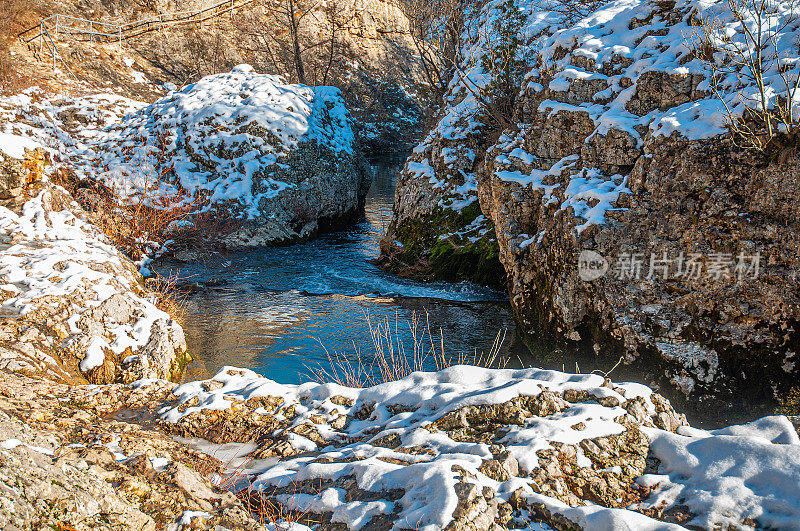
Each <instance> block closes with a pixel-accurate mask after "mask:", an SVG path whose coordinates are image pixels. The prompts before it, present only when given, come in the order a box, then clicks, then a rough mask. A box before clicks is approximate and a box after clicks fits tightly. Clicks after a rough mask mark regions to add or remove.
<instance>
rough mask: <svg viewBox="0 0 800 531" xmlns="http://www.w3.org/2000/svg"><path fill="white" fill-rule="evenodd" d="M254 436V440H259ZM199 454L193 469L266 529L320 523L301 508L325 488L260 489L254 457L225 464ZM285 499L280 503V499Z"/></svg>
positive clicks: (212, 455)
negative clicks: (226, 492)
mask: <svg viewBox="0 0 800 531" xmlns="http://www.w3.org/2000/svg"><path fill="white" fill-rule="evenodd" d="M259 438H260V434H259V435H254V440H256V439H259ZM215 453H216V452H215V451H212V452H211V453H210V454H206V453H200V452H199V453H198V455H197V456H196V458H195V460H194V461H193V462H192V463H191V465H192V468H194V469H195V470H197V472H199V473H200V474H201V475H203V476H204V477H205V478H206V479H208V480H209V481H210V482H211V483H212V484H213V485H214V486H216V487H218V488H220V489H224V490H229V491H231V492H233V493H234V494H235V495H236V497H237V498H238V499H239V500H240V501H241V502H242V503H243V505H244V506H245V507H246V508H247V509H248V511H249V512H250V514H251V515H252V516H253V517H254V518H255V519H256V520H257V521H258V523H260V524H262V525H266V524H273V525H275V526H276V528H277V529H289V528H290V527H291V524H292V523H294V522H297V523H303V524H305V525H314V524H317V523H319V522H317V521H314V520H313V519H311V517H310V512H309V511H308V510H303V509H301V508H300V503H299V500H298V497H299V495H302V494H305V495H311V496H317V495H319V494H320V493H321V492H322V485H321V483H320V484H319V485H317V484H314V483H312V482H305V483H304V484H303V485H300V484H299V483H297V482H296V481H294V482H292V483H291V484H290V485H289V486H288V488H287V487H283V488H278V487H272V488H267V489H262V488H256V487H255V483H256V479H257V475H256V474H253V473H251V472H250V471H249V470H250V466H251V465H252V461H253V458H252V457H250V456H251V455H252V454H253V452H251V454H249V455H246V456H243V457H230V458H227V459H225V460H224V461H223V460H221V459H219V458H218V456H217V455H215ZM279 496H280V498H281V499H282V501H281V502H279V501H278V497H279Z"/></svg>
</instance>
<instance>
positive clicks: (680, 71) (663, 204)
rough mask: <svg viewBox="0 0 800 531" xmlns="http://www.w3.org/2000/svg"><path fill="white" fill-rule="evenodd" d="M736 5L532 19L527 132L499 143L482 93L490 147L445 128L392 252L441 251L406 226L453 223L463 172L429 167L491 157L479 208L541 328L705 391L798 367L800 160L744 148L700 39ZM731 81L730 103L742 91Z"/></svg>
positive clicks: (535, 330)
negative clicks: (448, 219) (468, 153)
mask: <svg viewBox="0 0 800 531" xmlns="http://www.w3.org/2000/svg"><path fill="white" fill-rule="evenodd" d="M723 8H724V6H716V7H715V6H710V7H709V6H705V7H704V6H700V5H698V4H697V3H695V2H688V1H687V2H678V3H676V4H675V3H670V4H669V5H667V4H665V3H649V2H634V3H630V2H628V3H625V5H622V4H621V3H612V4H609V5H607V6H605V7H604V8H602V9H600V10H598V11H596V12H594V13H592V14H591V15H589V16H587V17H586V18H584V19H583V20H581V21H580V22H578V23H577V24H575V25H571V24H569V23H567V22H566V21H565V19H564V17H563V16H562V15H560V14H558V13H556V14H552V13H551V14H547V15H542V14H539V15H538V16H535V17H534V16H533V15H532V14H529V16H528V22H527V24H526V25H525V26H524V27H522V28H521V29H520V35H522V36H530V35H533V36H535V38H533V39H532V40H530V41H529V42H530V43H531V44H530V46H529V48H528V50H527V52H528V53H529V55H528V56H527V72H528V73H527V75H526V77H525V81H524V83H523V84H522V86H521V87H520V92H519V94H518V95H517V97H516V100H515V115H514V117H515V121H516V122H517V123H516V125H515V126H514V127H510V128H507V129H506V130H504V131H503V132H502V134H501V135H500V136H499V139H497V140H496V141H493V140H492V139H491V138H488V139H487V137H488V136H489V135H487V134H486V133H485V131H486V130H487V128H486V127H485V126H483V129H481V126H480V121H483V122H485V123H488V120H487V119H486V118H482V116H485V114H486V113H485V112H483V109H481V108H480V106H479V105H474V104H473V106H472V107H473V109H472V115H471V117H470V118H471V123H473V124H476V123H477V124H478V125H475V126H474V128H475V130H476V131H480V132H477V133H476V134H474V135H473V136H472V137H471V138H472V139H473V140H470V136H469V135H461V136H460V137H458V135H455V136H456V138H453V139H452V140H451V141H450V143H449V144H448V143H437V142H436V141H432V142H429V140H430V139H431V137H430V136H429V140H426V142H425V143H424V144H423V145H421V146H420V148H418V150H417V151H416V152H415V155H414V157H412V159H411V160H410V162H409V164H408V165H407V167H406V171H405V173H404V178H403V179H402V180H401V181H400V186H399V188H398V192H397V194H398V195H397V198H398V201H397V205H396V211H395V222H394V223H393V225H392V228H393V230H394V232H393V233H392V234H390V236H389V238H387V241H386V242H385V250H384V258H385V259H392V258H395V259H397V258H399V259H402V258H403V257H404V256H410V254H411V253H408V252H407V251H404V249H409V248H414V245H415V243H417V242H422V243H423V251H421V252H418V255H419V256H422V257H423V260H428V261H433V262H436V255H435V253H434V252H433V248H432V247H431V246H430V245H428V243H427V240H425V239H424V238H422V239H415V240H413V241H411V242H409V241H407V240H404V239H403V235H404V231H407V230H408V227H409V226H411V225H410V223H409V221H408V220H413V219H418V220H419V219H422V220H431V221H433V222H434V223H432V225H435V226H436V227H437V228H438V227H439V226H440V224H439V223H438V218H437V217H436V216H435V215H431V214H430V213H431V212H433V210H432V209H431V208H430V205H431V201H435V199H432V198H434V197H436V194H437V193H438V194H439V196H442V195H443V194H445V192H443V191H438V192H435V193H431V191H430V190H431V189H432V188H435V187H436V185H435V184H434V183H435V182H437V181H439V180H447V179H448V178H449V176H451V175H453V174H454V173H457V172H458V168H457V166H456V165H455V164H451V165H449V166H448V167H447V169H442V168H441V167H438V166H437V165H436V164H429V165H427V166H426V167H425V170H426V171H425V172H419V171H417V170H416V168H417V167H418V166H417V165H418V164H419V161H420V159H423V160H422V162H423V163H425V162H426V160H427V161H436V160H442V159H445V158H446V156H447V154H448V153H449V152H450V151H449V150H452V149H454V148H455V149H456V150H458V149H462V150H468V149H469V150H474V151H475V162H474V163H472V164H471V169H470V170H468V171H470V172H471V173H470V179H468V180H469V181H471V182H474V188H475V189H476V192H475V193H476V196H477V197H478V199H479V204H480V211H476V212H475V215H476V216H481V215H482V216H483V217H484V219H485V220H486V223H487V225H488V226H490V227H493V228H494V233H493V234H491V236H490V237H496V238H497V243H496V245H497V249H498V255H499V261H500V263H501V264H502V265H503V268H504V270H505V271H506V273H507V276H508V281H507V286H508V291H509V296H510V298H511V303H512V306H513V308H514V311H515V313H516V316H517V320H518V323H519V328H520V329H521V330H522V332H523V334H525V335H527V336H531V337H541V336H550V337H555V338H557V339H560V340H567V341H578V340H588V341H590V342H591V343H592V344H594V346H595V351H596V352H598V355H601V356H603V355H605V356H608V357H609V360H612V363H613V359H615V358H616V357H618V356H619V354H620V353H621V354H623V355H624V359H625V361H626V362H628V363H637V364H639V365H641V366H642V367H643V368H644V369H645V370H646V371H647V372H649V374H650V375H651V377H652V379H653V381H659V382H660V383H663V384H672V385H677V386H679V387H680V388H682V389H683V390H684V391H686V392H687V393H690V392H701V391H702V392H706V391H720V390H722V389H723V388H726V387H727V386H728V385H730V386H731V388H738V389H741V388H742V387H743V386H744V387H753V388H759V389H760V391H761V392H771V390H770V389H769V385H768V384H772V385H773V386H780V384H781V383H783V384H785V383H786V382H787V381H789V380H790V379H791V378H793V377H796V367H795V362H796V360H795V359H794V356H795V353H796V352H797V351H798V348H800V335H798V331H797V326H798V322H799V321H800V293H798V291H799V290H798V283H797V280H796V276H795V274H796V273H795V272H796V271H797V268H798V266H799V265H800V243H799V240H798V236H797V227H798V223H799V222H800V219H798V216H799V213H800V208H799V207H800V203H798V200H799V198H800V172H798V169H797V168H798V166H797V157H796V154H795V153H794V151H783V152H775V153H772V154H767V155H765V154H762V153H754V152H752V151H746V150H743V149H740V148H738V147H736V146H735V145H734V142H733V140H734V139H732V138H731V136H730V135H729V134H727V133H726V130H725V128H724V127H723V126H724V124H725V117H724V113H722V112H721V110H720V109H721V107H722V106H721V103H719V101H718V100H717V99H716V98H715V97H714V96H713V95H711V87H710V85H709V81H708V76H707V71H706V70H705V69H704V68H703V65H702V64H701V63H700V62H699V61H698V60H697V59H696V58H695V57H694V56H693V55H692V53H691V48H690V47H689V46H687V45H685V42H686V41H685V37H684V36H685V35H691V34H692V31H693V25H694V24H696V20H699V19H701V18H703V17H704V16H709V14H710V13H712V12H713V13H716V14H720V13H722V14H721V15H719V16H721V17H722V19H721V20H722V21H723V23H724V24H727V25H728V26H730V27H733V28H734V29H735V24H734V23H732V22H731V20H730V14H728V15H727V16H728V18H725V16H726V15H725V14H724V13H723V11H724V9H723ZM491 9H492V5H491V4H490V5H489V6H487V8H486V10H488V11H491ZM531 13H533V12H531ZM559 26H560V28H561V29H559ZM781 38H783V37H781ZM787 38H788V37H787ZM481 75H486V74H484V73H482V72H481ZM726 89H727V90H728V91H729V92H730V94H731V96H730V98H729V102H730V101H732V99H733V98H735V97H736V90H737V89H741V85H739V86H738V87H737V86H736V85H735V84H734V85H731V86H727V87H726ZM462 91H463V89H462ZM454 92H455V90H454ZM467 92H468V91H467ZM461 101H462V102H463V101H464V100H461ZM460 105H461V106H462V107H463V103H461V104H460ZM457 106H458V105H451V107H450V109H449V110H448V111H447V112H448V113H449V114H452V113H454V112H456V107H457ZM739 112H741V110H740V111H739ZM447 116H448V115H446V116H445V120H446V119H447ZM443 121H444V120H443ZM441 129H442V123H441V122H440V125H439V128H438V130H441ZM433 134H434V135H435V134H438V133H436V132H434V133H433ZM474 139H478V140H477V142H476V141H475V140H474ZM476 144H477V146H478V147H477V148H476V147H475V146H476ZM481 148H482V149H481ZM464 160H465V158H464V157H461V158H459V163H461V162H463V161H464ZM461 174H462V175H463V174H464V172H461ZM472 175H474V177H473V176H472ZM448 182H452V181H448ZM428 183H431V184H430V185H429V184H428ZM457 186H458V183H457V182H452V184H449V185H446V186H445V187H444V188H446V189H448V190H450V191H452V190H455V189H456V187H457ZM423 223H424V222H423ZM421 224H422V223H421ZM489 224H490V225H489ZM448 230H450V231H451V232H453V233H456V232H458V231H459V230H463V228H459V227H457V226H456V227H448ZM394 240H399V242H398V243H393V242H394ZM401 245H402V246H401ZM404 253H405V254H404ZM395 263H397V262H395ZM432 267H433V268H434V269H435V268H436V265H435V264H434V265H433V266H432ZM473 278H476V277H473ZM477 279H478V280H480V277H477ZM756 380H757V381H756Z"/></svg>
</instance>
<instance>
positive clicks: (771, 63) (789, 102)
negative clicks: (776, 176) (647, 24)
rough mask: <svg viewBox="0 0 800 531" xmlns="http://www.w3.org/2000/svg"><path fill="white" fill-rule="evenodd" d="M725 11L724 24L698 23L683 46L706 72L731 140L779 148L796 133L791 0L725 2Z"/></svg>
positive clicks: (799, 82)
mask: <svg viewBox="0 0 800 531" xmlns="http://www.w3.org/2000/svg"><path fill="white" fill-rule="evenodd" d="M727 7H728V9H729V11H730V14H731V15H732V20H731V21H730V22H728V23H725V22H724V21H723V20H721V19H720V18H719V17H710V18H707V19H705V20H703V21H702V24H701V26H700V28H699V30H698V31H696V32H695V33H694V34H692V35H691V36H690V37H689V38H687V44H688V46H689V47H690V49H691V50H692V52H693V54H694V56H695V57H697V58H698V59H700V60H701V61H703V62H704V63H705V65H706V67H707V68H708V69H709V70H710V75H709V81H710V85H711V90H712V92H713V93H714V95H715V96H716V97H717V99H719V101H720V102H722V104H723V106H724V109H725V113H726V115H727V119H728V122H729V127H730V129H731V131H732V133H733V137H734V141H735V142H736V143H737V144H738V145H740V147H743V148H747V149H755V150H757V151H764V150H766V149H767V148H768V147H770V146H776V147H785V146H782V145H781V144H783V143H786V142H785V140H786V139H788V140H789V142H793V141H794V140H795V139H796V137H797V136H798V135H799V134H800V116H798V110H797V107H798V104H800V101H798V97H800V91H798V88H800V57H798V50H799V49H800V48H799V47H800V41H798V38H797V37H796V36H795V35H793V33H792V32H791V31H790V29H791V28H793V27H794V26H795V25H796V24H797V23H798V4H797V0H790V1H784V2H776V1H773V0H728V2H727ZM737 108H740V109H741V112H738V110H737Z"/></svg>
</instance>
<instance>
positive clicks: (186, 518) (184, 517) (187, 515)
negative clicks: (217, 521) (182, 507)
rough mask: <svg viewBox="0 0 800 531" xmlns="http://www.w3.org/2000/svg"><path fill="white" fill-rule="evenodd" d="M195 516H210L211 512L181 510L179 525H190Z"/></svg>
mask: <svg viewBox="0 0 800 531" xmlns="http://www.w3.org/2000/svg"><path fill="white" fill-rule="evenodd" d="M195 518H211V513H207V512H205V511H183V514H181V519H180V521H179V523H180V524H181V525H187V526H188V525H191V524H192V520H193V519H195Z"/></svg>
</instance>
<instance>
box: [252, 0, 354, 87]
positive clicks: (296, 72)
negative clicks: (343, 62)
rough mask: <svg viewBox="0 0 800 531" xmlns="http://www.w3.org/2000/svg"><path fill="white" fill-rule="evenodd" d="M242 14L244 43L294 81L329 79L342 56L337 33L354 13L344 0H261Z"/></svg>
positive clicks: (323, 80) (345, 25)
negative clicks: (245, 40)
mask: <svg viewBox="0 0 800 531" xmlns="http://www.w3.org/2000/svg"><path fill="white" fill-rule="evenodd" d="M260 5H261V7H262V10H261V12H260V13H259V12H256V11H251V12H250V13H249V14H248V15H246V16H245V17H243V20H242V21H241V29H242V30H243V31H244V33H245V34H246V35H247V36H248V42H246V43H242V47H243V48H244V49H245V50H246V51H248V52H250V53H251V54H254V55H256V56H258V57H260V58H262V59H263V60H264V61H265V62H267V63H268V64H271V65H272V68H273V70H274V71H276V72H282V73H285V74H287V75H288V77H289V78H290V79H291V80H293V81H296V82H298V83H303V84H309V83H311V84H318V83H323V84H324V83H327V82H328V80H329V78H330V75H331V71H332V69H333V67H334V64H335V62H336V61H337V59H339V58H340V57H341V56H342V55H343V54H344V48H345V46H344V43H343V42H342V39H341V38H340V35H341V34H342V32H343V31H344V30H345V28H346V27H347V25H348V24H350V22H351V21H352V19H353V18H354V17H355V15H356V14H355V11H354V9H353V5H352V2H348V1H347V0H327V1H323V0H262V1H261V2H260Z"/></svg>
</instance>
